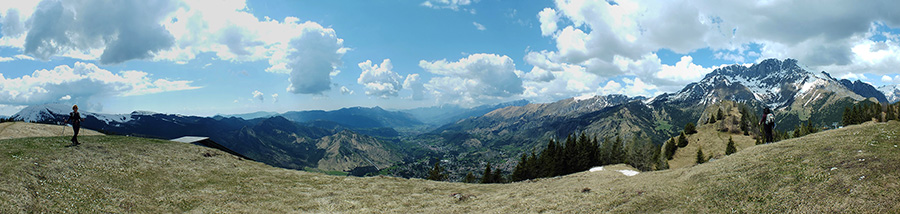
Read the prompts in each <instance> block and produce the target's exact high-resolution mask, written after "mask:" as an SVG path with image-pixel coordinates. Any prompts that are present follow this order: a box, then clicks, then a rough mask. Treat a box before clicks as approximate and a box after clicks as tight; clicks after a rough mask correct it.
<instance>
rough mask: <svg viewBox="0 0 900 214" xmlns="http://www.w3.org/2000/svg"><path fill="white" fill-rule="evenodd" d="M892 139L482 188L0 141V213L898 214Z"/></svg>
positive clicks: (166, 152)
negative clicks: (550, 213) (455, 195)
mask: <svg viewBox="0 0 900 214" xmlns="http://www.w3.org/2000/svg"><path fill="white" fill-rule="evenodd" d="M898 138H900V123H898V122H891V123H881V124H873V123H867V124H864V125H858V126H850V127H847V128H844V129H838V130H833V131H826V132H820V133H816V134H812V135H809V136H805V137H802V138H797V139H791V140H786V141H782V142H779V143H774V144H767V145H760V146H753V147H749V148H746V149H743V150H740V151H739V152H738V153H736V154H733V155H730V156H726V157H724V158H722V159H719V160H717V161H713V162H710V163H706V164H702V165H698V166H694V167H688V168H680V169H673V170H665V171H656V172H647V173H641V174H638V175H636V176H632V177H627V176H624V175H621V174H620V173H617V172H614V171H601V172H583V173H576V174H573V175H569V176H564V177H556V178H548V179H540V180H536V181H527V182H520V183H513V184H488V185H482V184H461V183H445V182H433V181H425V180H419V179H402V178H390V177H368V178H357V177H338V176H328V175H322V174H315V173H307V172H302V171H294V170H286V169H280V168H274V167H270V166H267V165H264V164H261V163H256V162H251V161H246V160H239V159H237V158H235V157H233V156H230V155H227V154H226V153H223V152H219V151H216V150H211V149H207V148H204V147H199V146H193V145H187V144H180V143H174V142H168V141H161V140H152V139H143V138H133V137H122V136H86V137H84V140H83V142H85V144H84V145H83V146H80V147H74V148H65V147H63V146H64V145H65V144H67V143H68V142H67V141H66V139H63V138H62V137H43V138H22V139H10V140H0V213H16V212H69V211H75V212H100V211H102V212H149V213H160V212H182V211H189V212H201V213H208V212H253V211H271V212H353V213H358V212H441V213H467V212H469V213H470V212H500V213H513V212H521V211H525V212H538V211H564V212H605V211H612V212H677V213H683V212H700V213H707V212H730V211H731V210H732V209H736V210H738V211H744V212H754V213H772V212H776V213H780V212H786V211H795V212H796V211H801V212H812V213H833V212H867V213H890V212H898V211H900V205H898V204H897V203H896V202H897V201H900V187H898V183H897V180H898V179H900V170H898V169H897V168H896V163H898V162H900V148H897V145H896V144H898V141H900V140H898ZM207 156H208V157H207ZM619 167H622V166H619ZM613 168H615V167H613ZM585 187H587V188H591V189H592V191H590V192H589V193H582V192H581V190H582V189H583V188H585ZM451 193H463V194H471V195H474V196H475V197H474V198H471V199H469V200H466V201H458V200H456V199H455V198H453V197H450V196H449V195H450V194H451Z"/></svg>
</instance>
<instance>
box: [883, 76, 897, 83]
mask: <svg viewBox="0 0 900 214" xmlns="http://www.w3.org/2000/svg"><path fill="white" fill-rule="evenodd" d="M881 81H882V82H885V83H890V82H893V81H894V78H891V76H888V75H884V76H881Z"/></svg>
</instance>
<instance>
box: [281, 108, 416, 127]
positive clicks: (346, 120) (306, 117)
mask: <svg viewBox="0 0 900 214" xmlns="http://www.w3.org/2000/svg"><path fill="white" fill-rule="evenodd" d="M281 116H283V117H284V118H287V119H288V120H291V121H295V122H299V123H306V122H312V121H319V120H324V121H332V122H335V123H338V124H340V125H343V126H347V127H354V128H376V127H391V128H396V127H412V126H417V125H422V124H423V123H422V122H421V121H419V120H418V119H416V118H415V117H414V116H412V115H411V114H408V113H403V112H393V111H386V110H384V109H382V108H381V107H374V108H365V107H351V108H342V109H339V110H334V111H320V110H316V111H290V112H285V113H284V114H281Z"/></svg>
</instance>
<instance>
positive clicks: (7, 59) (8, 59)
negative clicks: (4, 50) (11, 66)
mask: <svg viewBox="0 0 900 214" xmlns="http://www.w3.org/2000/svg"><path fill="white" fill-rule="evenodd" d="M13 60H16V59H14V58H12V57H2V56H0V62H9V61H13Z"/></svg>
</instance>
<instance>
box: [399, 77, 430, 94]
mask: <svg viewBox="0 0 900 214" xmlns="http://www.w3.org/2000/svg"><path fill="white" fill-rule="evenodd" d="M403 87H404V88H408V89H410V90H412V97H411V98H412V99H413V100H423V99H425V83H424V82H423V81H422V79H421V78H420V77H419V74H409V75H406V80H404V81H403Z"/></svg>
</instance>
